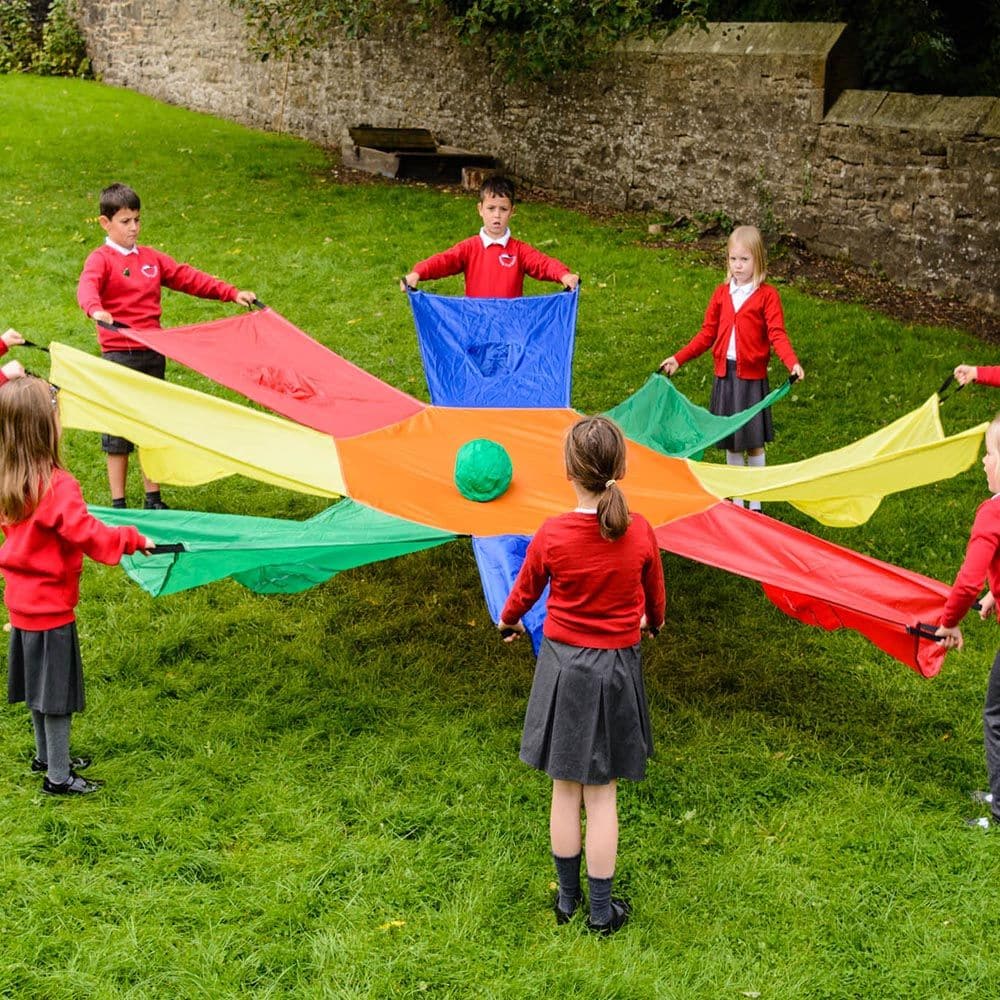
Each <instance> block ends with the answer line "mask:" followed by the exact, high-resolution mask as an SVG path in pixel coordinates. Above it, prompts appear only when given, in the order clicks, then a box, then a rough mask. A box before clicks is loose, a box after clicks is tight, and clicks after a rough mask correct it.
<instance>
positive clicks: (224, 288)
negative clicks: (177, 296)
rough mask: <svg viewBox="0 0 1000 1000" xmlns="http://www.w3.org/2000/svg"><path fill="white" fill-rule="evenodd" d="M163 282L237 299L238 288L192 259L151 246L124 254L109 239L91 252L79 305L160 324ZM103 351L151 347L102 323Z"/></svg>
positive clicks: (141, 326) (136, 323)
mask: <svg viewBox="0 0 1000 1000" xmlns="http://www.w3.org/2000/svg"><path fill="white" fill-rule="evenodd" d="M163 286H166V287H167V288H172V289H173V290H174V291H177V292H185V293H186V294H188V295H197V296H198V298H201V299H221V300H222V301H223V302H235V301H236V296H237V295H238V294H239V290H238V289H236V288H234V287H233V286H232V285H227V284H226V283H225V282H224V281H220V280H219V279H218V278H213V277H212V275H210V274H206V273H205V272H204V271H199V270H198V269H197V268H195V267H192V266H191V265H190V264H179V263H177V261H175V260H174V259H173V258H172V257H168V256H167V255H166V254H165V253H160V251H159V250H154V249H153V248H152V247H143V246H141V247H139V252H138V253H137V254H122V253H119V252H118V251H117V250H116V249H115V248H114V247H112V246H108V244H107V243H105V244H104V245H103V246H100V247H98V248H97V249H96V250H95V251H94V252H93V253H91V255H90V256H89V257H88V258H87V262H86V263H85V264H84V265H83V273H82V274H81V275H80V280H79V282H78V283H77V286H76V300H77V302H79V303H80V308H81V309H83V311H84V312H85V313H86V314H87V315H88V316H92V315H93V314H94V313H95V312H97V311H98V310H104V311H105V312H109V313H111V315H112V317H113V318H114V320H115V322H116V323H124V324H125V325H126V326H130V327H132V329H134V330H158V329H159V328H160V316H161V315H162V313H163V308H162V306H161V305H160V291H161V288H162V287H163ZM97 339H98V340H99V341H100V344H101V351H103V352H106V351H129V350H133V351H134V350H146V349H147V348H146V345H145V344H140V343H139V342H138V341H137V340H132V339H131V338H129V337H126V336H125V335H124V334H123V333H121V331H118V330H105V329H104V327H102V326H99V327H98V328H97Z"/></svg>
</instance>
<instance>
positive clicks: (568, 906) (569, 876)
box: [552, 854, 581, 913]
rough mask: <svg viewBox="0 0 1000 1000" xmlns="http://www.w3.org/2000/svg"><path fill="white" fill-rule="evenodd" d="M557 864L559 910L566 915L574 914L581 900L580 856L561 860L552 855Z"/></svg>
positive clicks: (556, 855) (557, 856)
mask: <svg viewBox="0 0 1000 1000" xmlns="http://www.w3.org/2000/svg"><path fill="white" fill-rule="evenodd" d="M552 860H553V861H554V862H555V863H556V878H558V880H559V909H560V910H562V911H563V912H564V913H572V912H573V911H574V910H575V909H576V905H577V903H578V901H579V899H580V895H581V893H580V855H579V854H576V855H574V856H573V857H571V858H561V857H559V855H558V854H553V855H552Z"/></svg>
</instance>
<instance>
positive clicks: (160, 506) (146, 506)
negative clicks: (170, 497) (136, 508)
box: [142, 500, 170, 510]
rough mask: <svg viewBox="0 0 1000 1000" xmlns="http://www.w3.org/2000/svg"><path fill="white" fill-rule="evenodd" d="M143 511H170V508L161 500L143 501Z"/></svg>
mask: <svg viewBox="0 0 1000 1000" xmlns="http://www.w3.org/2000/svg"><path fill="white" fill-rule="evenodd" d="M142 509H143V510H170V508H169V507H168V506H167V505H166V504H165V503H164V502H163V501H162V500H144V501H143V504H142Z"/></svg>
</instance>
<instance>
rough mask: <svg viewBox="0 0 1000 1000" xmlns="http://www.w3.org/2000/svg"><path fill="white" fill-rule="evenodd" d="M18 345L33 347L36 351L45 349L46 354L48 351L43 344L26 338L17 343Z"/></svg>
mask: <svg viewBox="0 0 1000 1000" xmlns="http://www.w3.org/2000/svg"><path fill="white" fill-rule="evenodd" d="M17 346H18V347H33V348H34V349H35V350H36V351H45V353H46V354H48V353H49V349H48V348H47V347H46V346H45V345H44V344H36V343H35V342H34V341H33V340H26V341H25V342H24V343H23V344H18V345H17Z"/></svg>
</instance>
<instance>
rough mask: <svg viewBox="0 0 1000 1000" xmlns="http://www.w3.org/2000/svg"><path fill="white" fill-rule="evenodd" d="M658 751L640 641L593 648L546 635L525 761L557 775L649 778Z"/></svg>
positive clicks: (527, 722)
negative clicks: (620, 646)
mask: <svg viewBox="0 0 1000 1000" xmlns="http://www.w3.org/2000/svg"><path fill="white" fill-rule="evenodd" d="M652 755H653V737H652V734H651V732H650V726H649V707H648V705H647V704H646V689H645V686H644V685H643V682H642V657H641V655H640V652H639V645H638V644H636V645H634V646H628V647H626V648H625V649H591V648H589V647H584V646H569V645H567V644H565V643H562V642H555V641H554V640H552V639H547V638H546V639H543V640H542V646H541V649H540V650H539V652H538V663H537V664H536V666H535V678H534V681H533V682H532V685H531V695H530V697H529V698H528V709H527V711H526V713H525V717H524V732H523V734H522V736H521V755H520V756H521V760H523V761H524V762H525V764H530V765H531V766H532V767H535V768H538V770H539V771H544V772H545V773H546V774H547V775H548V776H549V777H550V778H558V779H561V780H563V781H576V782H579V783H580V784H581V785H606V784H607V783H608V782H609V781H613V780H615V779H617V778H630V779H631V780H633V781H641V780H642V779H643V778H644V777H645V776H646V761H647V760H648V759H649V758H650V757H651V756H652Z"/></svg>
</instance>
